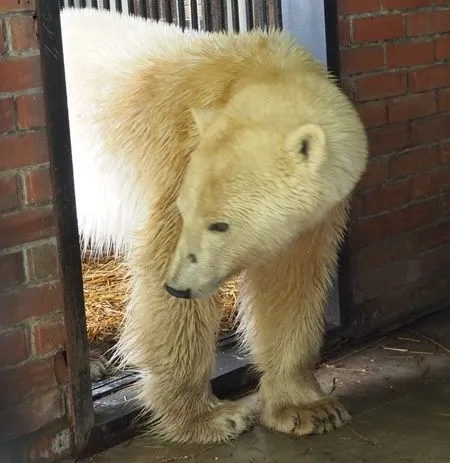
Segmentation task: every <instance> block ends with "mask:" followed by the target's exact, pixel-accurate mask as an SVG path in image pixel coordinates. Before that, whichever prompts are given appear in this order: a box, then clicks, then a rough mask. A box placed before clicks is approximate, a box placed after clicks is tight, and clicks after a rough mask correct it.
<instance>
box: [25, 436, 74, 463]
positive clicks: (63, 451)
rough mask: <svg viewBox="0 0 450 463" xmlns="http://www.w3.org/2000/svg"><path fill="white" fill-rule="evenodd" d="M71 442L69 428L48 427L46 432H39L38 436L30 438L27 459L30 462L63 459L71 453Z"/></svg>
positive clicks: (37, 462)
mask: <svg viewBox="0 0 450 463" xmlns="http://www.w3.org/2000/svg"><path fill="white" fill-rule="evenodd" d="M70 443H71V440H70V430H69V429H67V428H63V429H57V430H55V429H48V430H46V431H45V433H39V436H38V438H34V439H31V441H30V440H28V445H27V454H28V460H27V461H28V462H29V463H42V462H44V461H61V460H62V459H63V458H64V457H66V456H69V455H70V450H71V447H70Z"/></svg>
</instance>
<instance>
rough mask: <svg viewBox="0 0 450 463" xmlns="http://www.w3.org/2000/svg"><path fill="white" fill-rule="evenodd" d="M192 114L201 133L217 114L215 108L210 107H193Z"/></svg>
mask: <svg viewBox="0 0 450 463" xmlns="http://www.w3.org/2000/svg"><path fill="white" fill-rule="evenodd" d="M191 114H192V117H193V118H194V121H195V124H196V126H197V128H198V131H199V132H200V134H202V133H203V132H204V131H205V130H206V128H207V127H208V126H209V124H211V122H212V120H213V119H214V117H215V115H216V110H215V109H209V108H201V109H200V108H191Z"/></svg>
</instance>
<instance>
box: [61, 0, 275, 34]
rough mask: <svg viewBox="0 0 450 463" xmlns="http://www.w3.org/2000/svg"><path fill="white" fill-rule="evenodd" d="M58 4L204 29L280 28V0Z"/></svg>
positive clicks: (70, 0) (77, 0)
mask: <svg viewBox="0 0 450 463" xmlns="http://www.w3.org/2000/svg"><path fill="white" fill-rule="evenodd" d="M59 4H60V6H61V8H62V7H67V6H71V7H73V6H74V7H76V8H84V7H86V6H87V7H92V8H99V9H107V10H112V11H118V12H121V13H123V14H134V15H138V16H143V17H145V18H151V19H156V20H159V19H161V20H164V21H166V22H169V23H172V22H173V23H175V24H177V25H178V26H180V27H182V28H183V29H184V28H188V29H201V30H205V31H235V32H240V31H246V30H250V29H253V28H261V29H266V28H268V27H276V28H281V27H282V19H281V0H60V1H59Z"/></svg>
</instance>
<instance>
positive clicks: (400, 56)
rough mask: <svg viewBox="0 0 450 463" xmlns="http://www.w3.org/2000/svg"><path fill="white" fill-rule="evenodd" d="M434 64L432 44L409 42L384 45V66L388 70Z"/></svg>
mask: <svg viewBox="0 0 450 463" xmlns="http://www.w3.org/2000/svg"><path fill="white" fill-rule="evenodd" d="M433 62H434V42H431V41H430V42H409V43H394V44H387V45H386V64H387V65H388V66H389V67H390V68H401V67H408V66H417V65H420V64H428V63H433Z"/></svg>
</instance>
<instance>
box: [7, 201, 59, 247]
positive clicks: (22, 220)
mask: <svg viewBox="0 0 450 463" xmlns="http://www.w3.org/2000/svg"><path fill="white" fill-rule="evenodd" d="M54 234H55V215H54V211H53V209H52V208H48V207H45V208H44V207H42V208H36V209H31V210H28V211H20V212H14V213H11V214H7V215H5V214H4V215H1V216H0V249H1V248H7V247H10V246H18V245H20V244H24V243H30V242H32V241H36V240H40V239H43V238H48V237H50V236H53V235H54Z"/></svg>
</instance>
